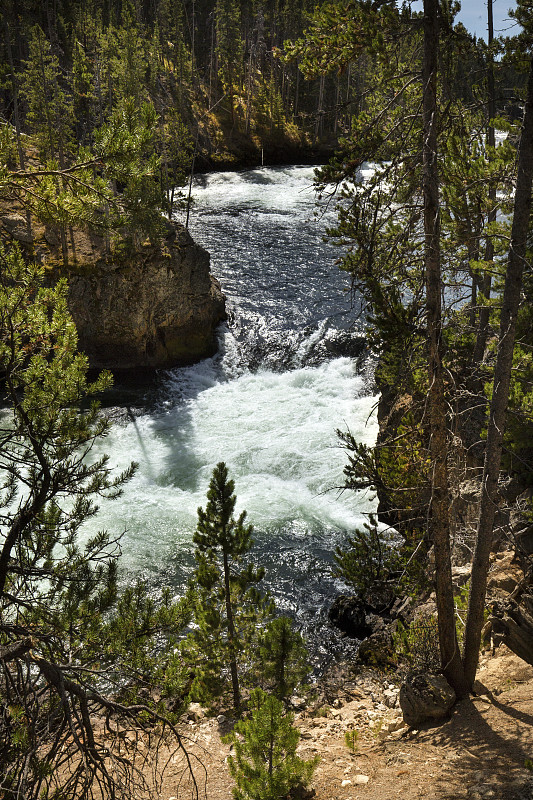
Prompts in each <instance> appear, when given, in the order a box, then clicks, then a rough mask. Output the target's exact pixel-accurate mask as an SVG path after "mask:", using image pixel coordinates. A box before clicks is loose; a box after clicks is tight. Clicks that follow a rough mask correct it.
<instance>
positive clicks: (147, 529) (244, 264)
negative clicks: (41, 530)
mask: <svg viewBox="0 0 533 800" xmlns="http://www.w3.org/2000/svg"><path fill="white" fill-rule="evenodd" d="M312 179H313V169H312V168H310V167H279V168H261V169H255V170H251V171H248V172H238V173H237V172H233V173H232V172H226V173H218V174H210V175H205V176H198V177H197V178H196V181H195V185H194V191H193V196H194V199H195V203H194V206H193V208H192V211H191V221H190V230H191V233H192V235H193V237H194V239H195V240H196V241H197V242H198V243H199V244H201V245H203V246H204V247H205V248H206V249H207V250H208V251H209V252H210V253H211V268H212V271H213V273H214V275H216V277H217V278H218V279H219V280H220V282H221V284H222V289H223V291H224V293H225V294H226V296H227V310H228V322H227V324H224V325H222V326H221V328H220V332H219V344H220V349H219V352H218V354H217V355H216V356H215V357H213V358H211V359H207V360H205V361H202V362H201V363H199V364H196V365H195V366H192V367H187V368H180V369H175V370H170V371H168V372H165V373H161V374H159V376H158V378H157V380H156V381H155V385H152V386H151V387H150V388H149V390H148V391H147V390H146V387H144V388H143V389H139V391H138V392H137V393H136V395H135V397H134V401H133V403H131V395H130V396H129V398H128V400H127V401H125V400H123V401H122V409H121V410H120V409H119V411H118V413H117V414H116V416H117V422H116V423H115V425H114V426H113V429H112V432H111V434H110V436H109V437H107V438H106V440H105V441H104V442H103V444H102V445H101V447H102V450H103V451H105V452H107V453H109V454H110V457H111V463H112V465H113V466H115V467H117V468H124V467H125V466H126V465H127V463H129V461H130V460H132V459H134V460H136V461H138V462H139V465H140V466H139V470H138V472H137V474H136V475H135V477H134V478H133V480H132V481H130V483H129V484H128V485H127V486H126V488H125V491H124V494H123V496H122V497H121V498H119V499H118V500H114V501H113V502H109V503H105V502H104V503H103V504H102V507H101V513H100V515H99V516H98V518H97V520H96V522H95V524H96V523H97V524H98V527H99V529H102V528H105V529H107V530H109V531H110V532H113V533H117V532H120V531H124V536H123V539H122V551H123V558H122V565H123V575H124V579H125V580H130V579H132V577H133V576H134V575H141V576H142V577H144V579H145V580H146V581H147V582H148V584H149V585H151V586H152V587H154V591H157V589H158V588H159V587H160V586H161V585H163V584H167V585H168V584H170V585H171V586H173V587H174V588H175V591H176V592H177V593H179V592H181V591H182V590H183V587H184V585H185V582H186V580H187V576H188V575H189V573H190V571H191V569H192V566H193V556H192V553H193V546H192V534H193V531H194V528H195V523H196V511H197V508H198V506H200V505H203V506H205V502H206V498H205V495H206V490H207V486H208V483H209V478H210V475H211V472H212V469H213V467H214V466H215V464H216V463H217V462H218V461H221V460H223V461H225V462H226V464H227V465H228V469H229V473H230V476H231V477H232V478H233V479H234V481H235V492H236V494H237V511H238V512H240V511H241V510H243V509H246V510H247V512H248V520H249V522H251V523H252V524H253V525H254V540H255V544H254V548H253V549H252V551H251V557H252V559H253V560H254V561H255V562H256V563H260V564H262V565H263V566H264V567H265V569H266V575H265V579H264V581H263V586H264V589H266V590H268V591H270V592H271V593H272V594H273V595H274V597H275V599H276V603H277V606H278V608H279V609H280V611H282V612H284V613H288V614H290V615H291V616H293V617H294V618H295V620H296V623H297V625H298V626H299V627H300V629H301V630H302V631H303V633H304V634H305V635H306V636H307V637H308V639H309V646H310V649H311V651H312V655H313V659H314V660H315V663H317V664H319V663H322V664H323V663H324V661H325V660H328V659H329V658H330V657H332V656H333V654H334V653H335V652H337V651H339V650H342V649H343V648H344V649H345V648H346V647H347V644H346V642H342V641H341V639H340V638H339V637H338V636H337V635H336V634H335V632H334V631H333V630H332V629H331V628H330V627H329V626H328V624H327V609H328V608H329V606H330V605H331V602H332V599H333V598H334V597H335V595H336V594H337V593H338V591H339V590H341V589H342V584H341V583H340V582H339V581H338V580H337V579H335V578H334V577H333V576H332V562H333V552H334V550H335V547H336V546H337V545H339V544H342V542H343V541H344V539H345V536H346V534H347V533H349V532H350V531H353V530H354V528H356V527H357V526H360V525H362V523H363V522H364V521H365V519H366V517H365V513H367V512H368V511H370V510H372V509H373V508H374V500H373V498H372V497H370V496H369V495H367V494H364V493H361V494H355V493H350V492H345V493H341V492H340V490H339V487H340V486H341V484H342V477H343V476H342V471H343V466H344V463H345V460H346V456H345V454H344V452H343V451H342V449H340V448H339V446H338V444H337V440H336V435H335V430H336V429H337V428H341V429H347V428H349V429H350V430H351V432H352V433H353V434H354V435H355V437H356V438H357V439H358V440H359V441H362V442H366V443H372V442H373V441H374V440H375V436H376V421H375V417H374V415H373V413H372V409H373V406H374V402H375V398H373V397H372V396H371V395H370V387H369V382H368V380H367V378H366V376H365V360H364V358H355V357H354V355H356V354H357V353H359V352H360V350H361V338H362V333H361V330H362V323H361V322H360V321H358V318H357V309H356V308H353V302H352V298H351V295H350V292H349V282H348V279H347V277H346V276H345V275H343V274H342V273H341V272H340V271H339V269H338V267H337V266H336V264H335V260H336V258H337V257H338V253H337V252H336V250H335V248H333V247H332V246H331V245H329V244H326V243H324V242H323V234H324V230H325V226H326V224H327V222H328V221H330V222H331V221H332V217H331V214H332V212H331V211H329V210H328V209H327V208H323V209H321V210H319V213H318V216H317V215H316V207H315V196H314V193H313V190H312ZM126 403H130V405H128V406H126ZM132 406H135V408H133V407H132Z"/></svg>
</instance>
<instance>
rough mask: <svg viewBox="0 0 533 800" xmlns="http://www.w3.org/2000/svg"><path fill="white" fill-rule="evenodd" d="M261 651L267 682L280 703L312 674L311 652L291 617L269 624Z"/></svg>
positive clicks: (279, 618)
mask: <svg viewBox="0 0 533 800" xmlns="http://www.w3.org/2000/svg"><path fill="white" fill-rule="evenodd" d="M259 652H260V659H261V665H262V674H263V679H264V681H265V683H266V685H267V686H268V687H269V689H270V690H271V691H272V694H273V695H274V696H275V697H277V698H278V700H285V699H286V698H287V697H289V696H290V695H291V694H292V693H293V691H294V689H295V688H296V686H298V684H300V683H302V681H304V680H305V678H306V677H307V675H308V674H309V662H308V654H307V649H306V647H305V644H304V641H303V639H302V636H301V635H300V634H299V633H298V632H297V631H295V630H293V627H292V624H291V621H290V619H289V618H288V617H277V618H276V619H273V620H272V621H271V622H269V623H268V625H267V626H266V628H265V630H264V633H263V636H262V640H261V645H260V649H259Z"/></svg>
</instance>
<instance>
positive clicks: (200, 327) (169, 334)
mask: <svg viewBox="0 0 533 800" xmlns="http://www.w3.org/2000/svg"><path fill="white" fill-rule="evenodd" d="M174 229H175V237H167V239H166V240H165V243H164V246H163V247H159V246H157V247H153V246H151V245H144V246H143V247H141V248H139V249H138V250H137V251H136V252H135V253H133V255H131V256H129V257H123V258H121V259H120V260H117V259H116V258H114V259H111V260H108V259H99V260H98V261H97V262H96V263H95V264H94V266H92V268H91V269H90V270H86V271H81V270H73V272H72V273H71V275H70V278H69V307H70V311H71V313H72V316H73V317H74V320H75V322H76V327H77V329H78V335H79V343H80V349H81V350H83V351H84V352H85V353H86V354H87V355H88V357H89V362H90V365H91V367H96V368H98V369H103V368H106V369H111V370H131V369H138V368H159V369H166V368H169V367H173V366H177V365H183V364H190V363H192V362H194V361H198V360H199V359H201V358H205V357H207V356H210V355H213V353H214V352H215V350H216V337H215V329H216V326H217V324H218V323H219V322H220V321H221V320H222V319H224V317H225V312H224V297H223V295H222V292H221V290H220V286H219V284H218V281H216V280H215V279H214V278H213V276H212V275H211V273H210V270H209V254H208V253H207V252H206V251H205V250H204V249H203V248H201V247H199V246H198V245H197V244H195V243H194V242H193V240H192V238H191V236H190V234H189V233H188V231H186V230H185V229H184V228H183V227H181V226H177V225H176V226H174Z"/></svg>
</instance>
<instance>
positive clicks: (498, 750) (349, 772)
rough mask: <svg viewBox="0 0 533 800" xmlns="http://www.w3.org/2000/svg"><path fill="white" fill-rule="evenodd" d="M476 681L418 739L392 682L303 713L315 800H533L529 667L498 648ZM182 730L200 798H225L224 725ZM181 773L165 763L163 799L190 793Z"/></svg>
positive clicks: (363, 681)
mask: <svg viewBox="0 0 533 800" xmlns="http://www.w3.org/2000/svg"><path fill="white" fill-rule="evenodd" d="M478 678H479V684H478V689H479V691H480V692H483V693H482V694H479V695H478V696H476V697H473V698H470V699H468V700H464V701H462V702H461V703H458V704H457V705H456V707H455V709H454V712H453V714H452V716H451V718H450V719H449V720H448V721H446V722H445V723H444V724H441V725H436V726H424V728H423V729H421V730H419V731H414V730H410V729H408V728H407V727H405V726H404V727H402V728H399V726H400V724H401V720H400V712H399V710H398V709H397V702H395V694H396V693H397V692H396V690H395V689H392V687H393V684H392V683H390V684H389V679H388V678H385V679H382V680H381V684H380V681H379V680H378V679H377V678H376V677H366V678H365V677H362V676H359V677H357V678H354V680H353V682H352V683H351V684H345V685H344V686H343V687H342V690H340V691H339V696H338V697H337V698H336V699H334V701H333V703H332V707H330V708H328V709H327V710H326V709H323V710H322V712H321V714H327V716H314V717H312V716H309V715H308V714H307V713H306V712H305V711H302V712H299V713H298V714H297V715H296V724H297V726H298V727H299V729H300V731H301V734H302V738H301V741H300V745H299V752H300V755H302V756H303V757H306V756H307V757H309V756H312V755H316V754H318V755H319V756H320V763H319V766H318V768H317V770H316V773H315V776H314V778H313V782H312V785H311V789H312V790H313V791H314V793H315V795H314V797H315V800H398V799H399V798H401V800H422V798H424V800H427V799H429V800H433V799H434V800H455V799H456V798H469V800H481V799H482V798H487V800H490V798H494V800H533V772H531V771H530V770H528V769H527V768H526V767H525V763H526V761H528V760H533V667H531V666H528V665H527V664H525V662H523V661H521V660H520V659H519V658H517V657H516V656H515V655H513V654H512V653H510V652H509V651H508V650H507V649H506V648H505V647H501V648H500V649H499V651H498V652H497V654H496V656H495V657H490V658H489V657H483V659H482V664H481V668H480V671H479V674H478ZM384 700H385V701H386V703H385V702H383V701H384ZM387 704H388V705H387ZM390 706H392V707H390ZM395 728H396V730H395ZM351 729H356V730H357V731H358V741H357V751H356V752H355V753H351V752H350V750H349V749H348V748H347V746H346V744H345V732H346V730H351ZM181 730H182V733H183V734H184V736H185V737H186V739H187V741H186V744H187V747H188V749H189V751H190V753H191V755H192V759H193V763H194V764H195V774H196V776H197V780H198V783H199V786H200V796H201V797H206V798H208V800H231V797H232V794H231V787H232V780H231V777H230V775H229V772H228V768H227V763H226V759H227V756H228V754H229V746H228V745H226V744H222V742H221V739H220V735H221V733H224V730H225V725H224V723H223V724H222V725H220V724H219V723H218V722H217V720H215V719H201V720H198V721H196V722H192V723H189V724H188V725H184V726H182V728H181ZM183 767H184V764H183V762H182V760H181V759H180V758H178V759H176V760H175V761H174V762H173V763H170V764H169V766H168V769H167V771H166V777H165V780H164V783H163V785H162V786H161V791H160V797H161V798H162V800H172V798H176V797H179V800H181V798H182V797H183V798H185V797H188V796H189V795H190V789H191V788H192V787H191V785H190V781H189V779H188V777H187V776H186V774H185V773H184V771H183ZM178 782H179V784H180V785H179V787H178V786H177V783H178Z"/></svg>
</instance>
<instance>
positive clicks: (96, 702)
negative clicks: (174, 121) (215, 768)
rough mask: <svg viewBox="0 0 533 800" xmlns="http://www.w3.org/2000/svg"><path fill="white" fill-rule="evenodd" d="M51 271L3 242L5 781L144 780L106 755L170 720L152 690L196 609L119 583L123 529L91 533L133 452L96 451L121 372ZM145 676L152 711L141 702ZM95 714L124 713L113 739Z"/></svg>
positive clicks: (0, 528)
mask: <svg viewBox="0 0 533 800" xmlns="http://www.w3.org/2000/svg"><path fill="white" fill-rule="evenodd" d="M43 272H44V270H43V268H42V267H39V266H36V265H33V264H27V263H26V262H25V261H24V259H23V258H22V256H21V254H20V252H19V250H18V249H17V248H13V249H12V250H10V251H6V250H4V249H0V371H1V373H2V377H3V380H2V387H1V402H2V407H3V411H2V413H1V415H0V475H1V482H0V683H1V685H2V693H1V696H0V790H1V791H2V792H3V796H4V795H5V796H6V797H15V796H24V797H27V798H28V799H29V800H37V798H42V797H48V796H50V797H51V796H63V793H65V796H67V795H68V796H71V794H69V792H71V791H73V792H74V794H75V795H76V796H81V795H88V796H89V795H90V794H91V792H92V791H93V790H94V786H95V785H97V786H98V791H101V792H102V793H103V794H106V795H108V796H114V795H116V793H117V791H118V786H121V787H122V789H123V790H124V791H125V792H126V793H127V792H131V794H136V793H137V792H138V791H139V792H140V787H139V779H140V776H139V774H138V770H137V768H136V765H135V764H134V760H132V759H130V757H129V755H126V756H124V752H123V750H122V751H121V754H120V759H119V761H120V767H119V769H118V772H112V771H111V770H110V769H109V766H108V761H107V760H106V759H108V757H109V753H112V754H113V753H115V752H118V750H117V748H118V747H119V746H122V745H119V742H118V740H119V739H120V735H119V732H120V731H122V733H123V732H124V730H127V729H128V728H130V729H131V728H139V727H141V728H142V727H143V726H146V728H147V729H148V728H149V727H152V728H153V725H154V723H155V722H156V721H160V722H162V723H163V724H165V725H166V724H167V722H168V721H167V720H164V719H163V718H162V717H160V715H159V714H158V711H157V707H156V703H155V701H153V700H152V699H151V691H152V689H154V688H158V687H155V686H154V681H156V680H159V678H161V681H163V679H164V675H163V672H164V670H165V664H166V662H167V661H168V654H169V653H170V652H171V651H172V648H173V646H175V642H176V638H177V636H178V635H179V632H180V628H181V627H182V626H183V624H184V623H185V621H186V619H187V610H186V607H185V606H184V604H180V603H178V604H176V603H174V602H173V601H172V599H171V597H170V595H169V593H168V592H164V593H163V597H162V601H161V603H160V604H159V606H156V605H155V604H154V603H153V601H151V600H150V598H149V597H148V595H147V592H146V591H145V590H144V589H143V587H141V586H137V587H135V588H134V589H128V590H126V591H125V592H124V593H123V594H121V593H120V590H119V586H118V575H117V566H118V557H119V555H120V545H119V540H118V538H114V537H113V536H112V535H111V534H110V533H108V532H105V531H102V532H99V533H97V534H95V535H94V536H92V537H90V538H89V537H87V535H86V533H85V529H84V523H85V522H86V521H87V520H88V519H90V518H92V517H94V516H95V514H96V513H97V511H98V501H99V499H100V498H109V499H112V498H115V497H117V496H118V495H119V494H120V493H121V490H122V486H123V484H124V482H125V481H127V480H128V479H129V478H130V476H131V475H132V474H133V472H134V470H135V465H134V464H133V465H131V466H130V467H129V468H128V469H127V470H125V471H124V472H123V473H122V474H121V475H117V476H112V474H111V471H110V468H109V465H108V458H107V456H102V457H96V456H95V455H94V453H93V448H94V444H95V442H96V440H97V439H98V438H100V437H102V436H105V434H106V433H107V432H108V430H109V421H108V419H107V418H106V417H105V416H103V415H102V414H101V413H100V412H99V408H98V405H97V403H96V402H95V400H94V395H95V394H96V393H99V392H101V391H102V390H103V389H105V388H106V387H108V386H109V385H110V380H111V379H110V376H109V375H107V374H102V375H101V376H100V377H99V378H97V379H96V380H95V381H93V382H92V383H91V382H89V381H88V380H87V359H86V357H85V356H84V355H82V354H80V353H78V352H77V335H76V329H75V326H74V323H73V321H72V319H71V317H70V315H69V313H68V310H67V287H66V284H65V283H64V282H63V281H60V282H59V283H58V284H57V285H56V286H55V287H53V288H50V287H45V286H43V285H42V282H43ZM82 404H83V409H82ZM156 647H157V648H158V650H159V651H160V652H161V654H162V659H161V662H160V663H159V662H158V663H157V664H156V663H155V661H154V653H155V649H156ZM154 666H155V669H154V671H153V672H152V673H151V674H150V670H151V669H152V667H154ZM158 671H160V672H158ZM139 687H141V688H144V690H145V696H144V699H143V713H142V715H141V714H139V713H138V710H137V711H136V712H130V711H129V704H130V703H131V702H132V701H134V702H135V701H136V700H137V698H138V696H139V692H138V690H139ZM119 694H121V695H122V702H119V701H118V699H117V698H118V696H119ZM97 716H108V717H109V718H114V719H115V720H116V725H115V728H116V731H117V732H116V735H115V733H114V732H113V729H112V726H110V728H109V739H108V741H107V742H103V741H102V739H100V738H98V737H95V731H94V728H93V720H94V719H95V718H96V717H97ZM68 786H70V789H69V788H68ZM72 787H75V788H74V789H72Z"/></svg>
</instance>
